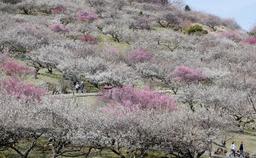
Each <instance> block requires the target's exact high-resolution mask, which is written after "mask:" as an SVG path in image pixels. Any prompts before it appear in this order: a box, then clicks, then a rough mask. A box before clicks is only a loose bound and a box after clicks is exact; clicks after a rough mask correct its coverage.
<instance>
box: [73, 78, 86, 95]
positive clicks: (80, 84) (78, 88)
mask: <svg viewBox="0 0 256 158" xmlns="http://www.w3.org/2000/svg"><path fill="white" fill-rule="evenodd" d="M74 86H75V90H76V93H78V92H79V91H80V92H81V93H84V82H83V81H81V82H75V83H74Z"/></svg>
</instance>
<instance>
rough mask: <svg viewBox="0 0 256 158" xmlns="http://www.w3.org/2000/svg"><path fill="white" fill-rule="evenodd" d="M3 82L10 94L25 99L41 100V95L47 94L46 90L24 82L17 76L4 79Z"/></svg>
mask: <svg viewBox="0 0 256 158" xmlns="http://www.w3.org/2000/svg"><path fill="white" fill-rule="evenodd" d="M1 84H2V87H3V88H4V89H5V91H6V92H7V93H8V94H10V95H12V96H15V97H17V98H18V99H24V100H25V101H41V97H42V96H43V95H45V94H46V90H44V89H42V88H39V87H36V86H34V85H32V84H26V83H23V82H22V81H20V80H18V79H16V78H10V79H6V80H3V81H2V82H1Z"/></svg>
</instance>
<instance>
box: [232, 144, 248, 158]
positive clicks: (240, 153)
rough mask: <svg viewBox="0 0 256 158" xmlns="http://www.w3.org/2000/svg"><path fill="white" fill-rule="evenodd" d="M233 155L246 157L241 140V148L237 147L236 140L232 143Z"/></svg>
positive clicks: (241, 157)
mask: <svg viewBox="0 0 256 158" xmlns="http://www.w3.org/2000/svg"><path fill="white" fill-rule="evenodd" d="M231 156H233V157H240V158H244V156H245V155H244V144H243V142H241V144H240V146H239V149H237V147H236V144H235V142H232V144H231Z"/></svg>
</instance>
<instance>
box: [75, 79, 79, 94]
mask: <svg viewBox="0 0 256 158" xmlns="http://www.w3.org/2000/svg"><path fill="white" fill-rule="evenodd" d="M75 89H76V93H78V92H79V89H80V85H79V83H78V82H76V84H75Z"/></svg>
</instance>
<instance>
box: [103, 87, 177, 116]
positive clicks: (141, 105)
mask: <svg viewBox="0 0 256 158" xmlns="http://www.w3.org/2000/svg"><path fill="white" fill-rule="evenodd" d="M103 100H104V101H106V102H107V103H109V105H111V106H112V105H119V106H123V107H125V108H128V109H130V110H134V109H142V110H143V109H156V110H170V111H173V110H175V109H176V101H175V99H173V98H172V97H171V96H168V95H165V94H161V93H158V92H154V91H152V90H150V89H147V88H145V89H136V88H133V87H131V86H124V87H122V88H113V89H111V90H106V91H104V92H103Z"/></svg>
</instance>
